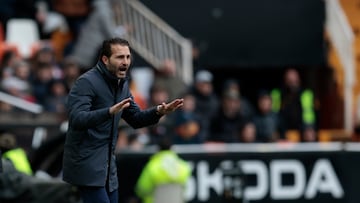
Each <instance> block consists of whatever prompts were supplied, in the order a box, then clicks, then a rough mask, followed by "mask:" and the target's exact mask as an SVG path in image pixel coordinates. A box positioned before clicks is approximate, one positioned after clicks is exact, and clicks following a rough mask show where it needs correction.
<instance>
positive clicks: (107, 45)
mask: <svg viewBox="0 0 360 203" xmlns="http://www.w3.org/2000/svg"><path fill="white" fill-rule="evenodd" d="M114 44H120V45H122V46H127V47H129V49H130V44H129V42H128V41H127V40H126V39H123V38H119V37H115V38H111V39H107V40H104V41H103V43H102V46H101V49H100V55H99V59H100V60H101V57H102V56H106V57H110V56H111V54H112V53H111V45H114Z"/></svg>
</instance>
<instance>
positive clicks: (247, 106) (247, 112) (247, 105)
mask: <svg viewBox="0 0 360 203" xmlns="http://www.w3.org/2000/svg"><path fill="white" fill-rule="evenodd" d="M231 89H233V90H234V91H236V92H239V97H240V106H241V109H240V111H241V114H242V116H244V117H245V118H246V119H251V118H252V117H253V116H254V115H255V108H254V106H253V105H252V104H251V102H250V101H249V100H248V99H247V98H246V97H245V96H244V95H242V94H241V87H240V84H239V82H238V81H237V80H236V79H228V80H226V81H225V83H224V87H223V90H231Z"/></svg>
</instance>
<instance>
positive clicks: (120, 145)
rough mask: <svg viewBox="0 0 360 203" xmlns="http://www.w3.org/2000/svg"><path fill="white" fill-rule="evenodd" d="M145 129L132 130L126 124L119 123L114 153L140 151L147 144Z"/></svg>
mask: <svg viewBox="0 0 360 203" xmlns="http://www.w3.org/2000/svg"><path fill="white" fill-rule="evenodd" d="M145 130H146V128H141V129H133V128H131V127H130V126H129V125H128V124H127V123H125V122H120V126H119V127H118V139H117V143H116V152H119V153H121V152H123V151H140V150H142V149H143V147H144V146H145V145H146V144H147V142H148V137H147V136H148V135H147V134H145V133H146V131H145Z"/></svg>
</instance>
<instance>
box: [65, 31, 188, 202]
mask: <svg viewBox="0 0 360 203" xmlns="http://www.w3.org/2000/svg"><path fill="white" fill-rule="evenodd" d="M130 63H131V52H130V45H129V43H128V42H127V41H126V40H124V39H121V38H113V39H109V40H105V41H104V42H103V44H102V48H101V52H100V57H99V61H98V62H97V64H96V66H95V67H93V68H92V69H91V70H89V71H87V72H86V73H84V74H83V75H82V76H80V77H79V78H78V80H77V81H76V82H75V84H74V86H73V87H72V89H71V91H70V93H69V95H68V103H67V108H68V113H69V129H68V132H67V136H66V141H65V147H64V161H63V179H64V180H65V181H66V182H68V183H70V184H73V185H76V186H78V187H79V189H80V192H81V196H82V199H83V201H84V203H91V202H94V203H95V202H96V203H99V202H104V203H115V202H116V203H117V202H118V191H117V189H118V179H117V170H116V163H115V155H114V149H115V144H116V139H117V135H118V132H117V127H118V123H119V121H120V119H121V118H122V119H124V120H125V121H126V122H127V123H128V124H129V125H131V126H132V127H133V128H140V127H144V126H148V125H153V124H156V123H157V122H158V121H159V119H160V117H161V116H163V115H165V114H168V113H170V112H173V111H175V110H176V109H177V108H179V107H180V106H182V105H183V99H175V100H173V101H172V102H170V103H165V102H163V103H162V104H159V105H158V106H157V107H153V108H150V109H147V110H140V108H139V107H138V105H137V104H136V103H135V102H134V100H133V97H132V95H131V93H130V90H129V84H128V80H127V72H128V69H129V66H130Z"/></svg>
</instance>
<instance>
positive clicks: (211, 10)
mask: <svg viewBox="0 0 360 203" xmlns="http://www.w3.org/2000/svg"><path fill="white" fill-rule="evenodd" d="M359 19H360V0H292V1H286V0H242V1H235V0H227V1H219V0H207V1H190V0H182V1H166V0H157V1H150V0H3V1H2V2H1V4H0V73H1V75H0V78H1V79H0V111H1V114H0V144H1V146H0V147H1V148H0V149H1V152H2V154H3V158H9V157H10V156H9V153H8V154H7V152H11V151H12V150H16V149H19V148H20V149H22V150H23V152H24V154H23V156H24V157H25V158H26V159H27V162H28V167H27V169H25V171H27V172H26V173H27V174H28V175H30V176H32V177H37V178H38V177H43V178H44V176H46V177H47V178H48V179H47V180H54V179H55V180H58V181H60V179H61V166H62V148H63V142H64V140H65V136H66V130H67V112H66V98H67V94H68V92H69V90H70V88H71V87H72V85H73V83H74V82H75V80H76V79H77V78H78V77H79V76H80V75H81V74H82V73H84V72H86V71H87V70H89V69H90V68H92V66H93V65H95V63H96V61H97V59H98V49H99V47H100V45H101V42H102V41H103V40H104V39H107V38H110V37H115V36H117V37H122V38H125V39H127V40H129V42H130V45H131V48H132V66H131V69H130V71H129V76H130V83H131V91H132V94H133V95H134V97H135V101H136V102H137V103H138V104H139V106H140V107H141V108H142V109H145V108H148V107H151V106H154V105H157V104H159V103H161V102H163V101H170V100H172V99H174V98H180V97H182V98H184V99H185V104H184V107H183V108H182V109H180V110H178V111H177V112H175V113H174V114H173V115H169V116H165V117H163V118H162V119H161V120H160V122H159V124H158V125H156V126H151V127H148V128H142V129H137V130H134V129H131V128H130V127H129V126H128V125H127V124H126V123H125V122H124V121H122V122H120V123H119V127H118V129H119V139H118V143H117V152H118V154H119V168H120V169H119V171H118V174H119V177H120V178H119V179H120V183H121V184H120V187H121V188H122V189H123V190H122V193H121V194H120V196H121V197H123V198H121V202H132V201H138V199H137V197H136V195H135V193H134V191H133V187H134V183H135V180H136V178H137V176H138V174H139V172H140V169H141V168H142V166H143V164H144V163H145V162H146V160H147V159H148V157H149V156H150V155H151V154H152V153H153V152H154V151H153V150H152V149H153V148H152V147H153V146H154V145H156V144H157V143H158V138H159V136H163V135H166V136H169V137H171V138H172V141H173V143H174V144H175V146H176V147H177V148H176V147H175V149H177V152H179V154H180V155H182V156H183V157H185V159H188V161H189V162H191V163H192V165H193V176H192V179H191V180H192V181H189V184H188V185H189V187H188V188H190V189H187V191H188V193H187V200H188V201H189V202H231V201H238V200H239V199H241V200H242V201H243V202H246V201H247V202H249V201H251V202H277V201H278V200H280V201H281V200H282V201H284V200H287V202H312V201H313V202H359V201H360V200H359V199H356V192H355V193H354V190H353V189H351V188H353V187H358V186H357V184H358V183H359V182H358V181H357V180H359V181H360V177H353V179H352V178H351V177H349V174H351V173H352V171H351V170H354V171H356V170H357V169H360V166H358V165H357V164H355V163H357V162H358V161H359V160H358V159H359V158H357V157H359V156H356V155H358V154H357V153H356V151H358V150H357V149H358V147H360V145H359V146H358V145H357V142H358V141H359V140H360V84H359V82H358V78H359V77H360V66H359V64H360V51H359V50H360V35H359V32H360V21H359ZM324 146H325V148H326V150H325V151H326V152H328V153H324V151H323V150H324ZM359 149H360V148H359ZM284 150H285V152H289V153H288V154H287V155H286V156H284V157H283V156H279V153H278V152H284ZM288 150H289V151H288ZM303 151H304V152H305V153H302V152H303ZM190 152H191V153H190ZM306 152H312V153H313V156H309V154H308V153H306ZM354 153H355V154H354ZM254 154H256V155H255V156H254ZM6 155H7V156H6ZM19 156H20V155H18V154H17V155H16V156H15V157H17V158H13V162H22V161H21V160H19V159H20V158H18V157H19ZM214 156H215V157H217V158H218V159H217V158H215V159H212V158H214ZM343 156H345V157H343ZM9 159H10V158H9ZM244 159H245V160H246V159H254V160H257V161H259V163H260V164H258V165H256V164H255V165H256V166H264V167H263V168H262V169H264V170H269V172H266V174H267V175H269V178H268V177H267V176H261V175H259V174H260V172H259V174H258V173H257V172H251V171H252V170H250V169H249V171H246V170H247V169H248V168H247V167H246V164H248V162H246V161H245V162H243V163H244V164H245V166H237V164H235V163H237V162H238V161H239V160H244ZM279 159H280V160H282V159H286V160H293V159H294V160H295V161H296V163H295V165H296V166H299V164H300V165H301V167H300V168H301V170H300V169H299V170H300V171H303V173H302V175H303V176H304V177H303V176H301V175H299V176H298V175H297V173H295V172H294V171H299V170H295V169H294V170H292V169H293V168H292V167H291V166H290V169H289V168H286V167H285V169H284V170H280V172H278V175H279V174H280V175H279V176H280V179H279V180H278V181H280V183H278V184H279V185H278V186H279V188H280V189H279V191H280V192H279V193H276V191H275V192H274V191H270V189H269V190H267V189H266V188H270V186H269V185H270V184H272V186H273V184H275V185H276V183H274V182H276V181H275V180H277V179H276V178H275V179H271V178H270V176H271V174H272V175H274V174H276V172H274V171H276V169H274V168H276V167H274V168H271V166H273V165H272V163H273V162H274V163H275V166H276V163H278V162H276V161H277V160H279ZM14 160H15V161H14ZM135 160H142V161H141V162H140V161H139V162H137V161H135ZM202 160H204V161H205V162H206V163H207V164H208V165H209V166H208V167H209V170H210V171H208V172H205V173H208V174H209V177H214V182H216V181H218V182H219V183H218V184H215V183H204V180H205V179H206V178H205V179H204V177H205V176H201V175H200V172H199V171H201V170H205V169H204V168H202V167H203V165H201V163H202V162H201V161H202ZM224 160H227V161H230V162H232V163H231V164H230V165H231V167H230V168H236V167H238V168H241V169H242V170H245V174H246V173H247V174H252V175H245V176H249V177H248V178H249V184H250V186H248V188H247V189H246V186H244V185H242V186H241V187H240V186H239V187H237V189H236V187H235V186H234V185H236V181H234V180H235V179H236V178H235V179H234V178H230V179H229V180H231V181H230V182H231V184H232V185H231V184H230V183H229V182H223V181H222V179H220V178H219V177H220V176H221V177H222V176H226V174H227V173H226V172H227V171H226V169H229V164H225V165H226V167H225V166H223V165H224ZM324 160H325V161H324ZM326 160H327V161H326ZM340 160H341V161H340ZM344 160H353V161H348V162H345V161H344ZM25 161H26V160H25ZM135 162H137V163H135ZM199 162H200V163H199ZM139 163H140V164H139ZM291 163H293V162H291ZM291 163H290V165H291ZM359 163H360V162H359ZM126 164H128V165H129V166H132V167H129V168H127V167H126ZM288 164H289V163H288V162H285V165H288ZM351 164H355V165H351ZM205 165H206V164H205ZM235 165H236V166H235ZM240 165H241V164H240ZM250 165H251V164H250ZM280 165H281V164H280ZM251 166H253V165H251ZM296 166H294V167H295V168H296ZM317 166H318V167H319V168H320V169H319V170H318V171H317ZM254 167H255V166H254ZM279 167H280V169H281V166H279ZM322 167H323V168H324V169H323V168H322ZM135 168H136V170H137V172H134V171H135ZM250 168H251V167H250ZM260 168H261V167H260ZM344 168H345V169H344ZM129 169H130V170H129ZM262 169H258V170H260V171H261V170H262ZM322 169H323V170H322ZM254 170H255V171H257V169H256V167H255V169H254ZM328 170H330V172H329V171H328ZM349 170H350V171H349ZM20 171H21V170H20ZM219 171H220V172H219ZM314 171H317V173H318V174H320V175H319V176H321V174H323V179H321V178H319V179H318V180H319V181H320V183H318V186H316V180H314V181H313V182H314V183H312V184H315V186H313V189H314V188H315V189H314V191H316V192H315V193H316V195H313V196H311V194H312V193H311V191H306V189H305V188H307V187H305V185H306V186H308V185H307V184H309V185H310V183H311V179H312V178H313V179H314V177H313V176H311V174H312V173H315V172H314ZM22 172H23V171H22ZM218 172H219V173H220V174H221V175H220V176H217V175H216V174H219V173H218ZM322 172H323V173H322ZM241 174H242V176H241V175H240V176H241V178H239V177H240V176H239V177H238V175H239V174H236V177H237V178H239V179H241V180H243V177H244V175H243V173H241ZM289 174H290V175H289ZM329 174H331V175H329ZM232 175H234V174H230V175H227V177H233V176H232ZM334 176H335V178H334ZM336 176H337V177H336ZM234 177H235V176H234ZM254 177H257V178H254ZM276 177H278V176H276ZM281 177H283V179H282V178H281ZM327 177H328V179H327ZM121 178H123V179H121ZM217 178H219V179H217ZM297 178H299V179H301V180H302V178H303V179H304V180H303V182H302V184H303V185H301V184H300V183H298V182H297V181H298V180H299V179H297ZM268 179H270V182H268V181H265V180H268ZM315 179H316V178H315ZM200 180H202V181H203V182H202V183H200V182H201V181H200ZM224 180H225V179H224ZM260 180H264V181H265V182H261V181H260ZM321 180H323V181H322V182H321ZM271 181H273V182H271ZM282 181H283V182H282ZM304 181H305V183H304ZM240 182H241V181H240ZM243 183H244V182H243ZM260 183H263V186H259V185H260ZM212 184H213V185H212ZM227 184H230V185H231V187H232V188H233V190H232V193H231V195H230V196H231V197H229V196H226V194H227V193H226V192H227V190H226V186H228V185H227ZM327 184H330V185H332V186H333V187H330V186H329V187H326V186H324V185H327ZM204 185H205V186H204ZM238 185H239V184H238ZM240 185H241V184H240ZM265 185H266V186H265ZM203 186H204V187H205V188H210V189H209V191H208V193H207V192H206V191H205V189H201V187H203ZM338 186H339V187H338ZM261 187H262V188H263V190H261ZM264 187H265V189H264ZM234 188H235V189H234ZM249 188H250V192H246V191H249ZM296 188H297V189H296ZM299 188H300V189H299ZM317 189H318V190H317ZM1 190H2V189H1V188H0V198H1ZM64 190H66V191H68V190H69V191H72V190H71V189H69V188H66V189H64ZM64 190H63V191H64ZM202 190H203V192H201V191H202ZM237 190H239V191H240V193H241V195H239V194H238V195H237V196H236V195H235V194H237V193H236V192H235V191H237ZM309 190H310V189H309ZM3 191H4V190H3ZM191 191H192V192H191ZM251 191H253V192H254V191H255V193H257V192H259V195H258V196H256V195H252V194H253V193H251ZM261 191H263V193H261ZM268 191H269V192H268ZM281 191H283V192H284V191H285V192H284V193H281ZM286 191H288V192H289V194H293V196H291V195H289V196H288V197H287V196H286V195H284V194H286ZM296 191H298V192H297V193H296ZM291 192H293V193H291ZM322 193H325V195H323V194H322ZM67 194H68V193H67ZM262 194H263V195H262ZM277 195H278V196H277ZM282 195H283V196H282ZM69 196H71V192H69ZM226 197H228V198H226ZM244 197H248V200H246V198H244ZM286 198H288V199H286ZM354 198H355V199H354ZM5 199H6V198H5ZM45 199H46V198H45ZM236 199H237V200H236ZM54 201H55V200H54ZM45 202H46V200H45ZM69 202H70V201H69Z"/></svg>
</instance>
